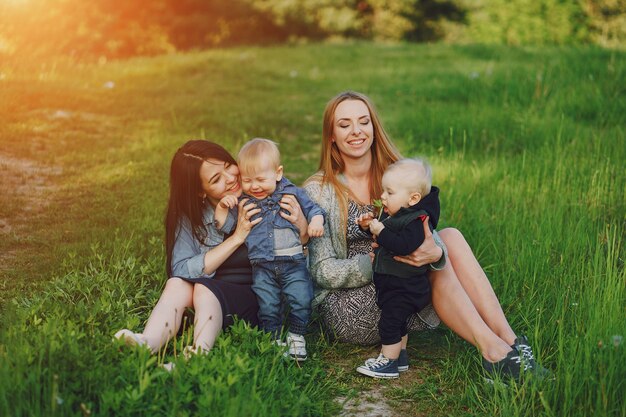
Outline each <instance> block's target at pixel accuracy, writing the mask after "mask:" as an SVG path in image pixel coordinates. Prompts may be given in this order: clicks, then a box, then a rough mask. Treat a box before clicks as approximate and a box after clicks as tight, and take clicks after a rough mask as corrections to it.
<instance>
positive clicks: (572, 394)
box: [0, 43, 626, 416]
mask: <svg viewBox="0 0 626 417" xmlns="http://www.w3.org/2000/svg"><path fill="white" fill-rule="evenodd" d="M625 58H626V54H625V53H623V52H618V51H610V50H602V49H595V48H582V49H581V48H505V47H491V46H490V47H486V46H463V47H461V46H444V45H420V46H416V45H387V46H385V45H379V46H374V45H370V44H366V43H356V44H352V45H308V46H303V47H297V48H296V47H275V48H238V49H232V50H215V51H208V52H198V53H190V54H177V55H168V56H161V57H155V58H137V59H133V60H129V61H121V62H111V63H107V64H104V65H91V64H81V63H71V62H62V61H60V62H57V63H47V64H38V63H32V62H5V61H3V62H2V63H0V73H1V74H2V76H0V91H1V92H2V93H1V94H0V149H1V150H0V157H1V159H0V169H1V171H0V172H1V174H0V184H2V187H3V191H4V192H3V193H2V197H0V221H2V222H3V223H0V232H1V233H2V236H1V237H2V239H0V274H1V275H0V276H1V280H0V309H1V310H0V312H1V315H2V324H1V325H0V326H1V327H0V415H16V416H17V415H88V414H89V412H90V413H91V415H111V414H115V415H143V414H157V415H165V414H170V415H199V414H206V415H237V416H239V415H262V416H271V415H332V414H336V413H337V412H338V406H337V405H335V404H334V403H333V398H334V397H335V395H343V396H348V397H350V396H357V394H358V393H359V392H362V391H364V390H371V389H379V388H380V389H382V390H383V392H384V393H385V396H386V398H387V399H388V403H389V405H390V406H391V407H393V408H394V409H395V410H396V412H397V413H398V414H399V415H416V416H417V415H425V414H429V415H430V414H433V415H484V416H490V415H503V416H509V415H515V416H528V415H536V416H561V415H568V416H590V415H594V416H622V415H626V403H625V401H624V399H623V392H624V391H626V383H625V382H624V381H625V380H626V352H625V351H624V349H625V346H624V342H620V340H621V339H620V337H623V336H624V335H625V334H626V325H625V324H624V323H625V320H624V319H625V313H626V310H625V308H626V302H625V301H626V290H625V283H626V272H625V271H626V269H625V268H624V260H625V259H626V249H625V248H624V237H625V230H626V192H625V191H626V174H625V171H624V160H626V135H625V132H624V129H625V126H626V116H625V115H626V86H625V85H624V83H623V80H624V79H626V64H625V63H626V59H625ZM109 81H113V82H114V88H105V87H104V85H105V83H107V82H109ZM345 89H355V90H358V91H362V92H364V93H366V94H368V95H369V96H370V97H371V98H372V99H373V100H374V102H375V103H376V105H377V108H378V109H379V110H380V113H381V116H382V119H383V121H384V122H385V125H386V128H387V130H388V131H389V133H390V134H391V136H392V137H393V138H394V139H395V141H396V143H397V144H398V145H399V147H400V148H401V149H402V151H403V152H404V153H405V154H407V155H422V156H426V157H427V158H428V159H429V160H430V162H431V163H432V164H433V166H434V172H435V173H434V175H435V182H436V183H437V184H438V185H439V186H440V187H441V189H442V193H441V198H442V223H443V224H442V226H454V227H457V228H459V229H460V230H461V231H462V232H463V233H464V235H465V236H466V238H467V239H468V241H469V242H470V244H471V246H472V248H473V249H474V250H475V253H476V254H477V256H478V258H479V260H480V262H481V264H482V265H483V266H484V267H485V269H486V271H487V273H488V275H489V276H490V278H491V280H492V283H493V285H494V288H495V290H496V293H497V294H498V296H499V298H500V300H501V302H502V305H503V308H504V310H505V313H506V314H507V317H508V318H509V320H510V322H511V324H512V326H513V328H514V329H515V330H517V331H519V332H520V333H525V334H527V335H528V336H529V337H530V339H531V340H532V341H533V345H534V347H535V353H536V354H537V356H538V357H539V359H540V361H541V362H542V363H543V364H544V365H545V366H547V367H548V368H550V369H552V370H553V372H554V374H555V375H556V380H555V381H553V382H551V383H546V384H543V385H540V386H534V385H532V384H530V383H525V384H521V385H520V386H517V387H514V388H509V389H506V390H503V389H500V388H497V387H496V388H495V389H493V388H490V387H486V386H485V385H484V384H482V382H481V378H480V360H479V355H478V354H477V353H476V352H475V350H474V349H473V348H472V347H471V346H470V345H468V344H467V343H465V342H463V341H461V340H460V339H459V338H457V337H455V336H454V335H453V334H452V333H450V332H449V331H448V330H446V329H438V330H436V331H434V332H428V333H421V334H419V335H417V336H416V337H414V338H413V339H412V340H411V342H410V349H411V353H412V356H413V357H415V360H414V362H413V363H414V365H413V370H412V371H410V372H409V374H408V375H406V376H405V375H403V378H401V379H400V380H398V381H393V382H379V381H373V380H369V379H364V378H361V377H359V376H357V375H356V374H355V372H354V368H355V367H356V366H357V365H358V364H359V362H361V361H362V360H363V358H364V357H366V356H367V355H369V354H372V353H373V352H374V351H373V350H372V349H363V348H356V347H354V346H349V345H342V344H332V343H328V342H326V341H325V340H324V339H323V338H321V337H320V336H319V334H317V333H315V334H313V335H312V336H311V337H310V338H309V345H310V347H311V352H312V360H311V361H309V362H307V363H306V365H305V366H303V368H302V369H300V368H298V367H297V366H294V365H286V364H284V363H283V362H282V361H280V353H279V352H276V351H274V350H273V349H272V348H271V347H270V345H269V340H267V338H263V337H262V336H261V335H259V334H258V333H257V332H255V331H253V330H249V329H246V328H245V326H242V325H241V324H240V325H238V326H237V327H236V328H235V329H234V330H233V331H232V332H230V333H228V334H226V335H224V336H222V337H220V339H219V340H218V344H217V347H216V348H215V349H214V351H213V352H211V354H210V355H209V357H208V358H197V360H192V361H190V362H189V363H187V364H183V362H180V361H179V359H176V358H177V357H178V353H179V352H180V349H181V346H182V345H183V344H184V341H185V340H186V339H185V338H188V337H189V333H185V334H183V335H182V336H181V337H179V338H178V339H177V340H176V342H175V343H173V344H172V345H170V346H168V347H167V349H166V350H165V351H164V352H162V353H161V354H160V355H158V356H155V357H153V358H150V357H149V355H147V353H146V352H144V351H129V350H127V349H123V348H121V347H120V346H118V345H115V344H113V343H111V342H110V339H111V336H112V334H113V333H114V332H115V331H116V330H117V329H119V328H122V327H130V328H134V329H140V328H142V327H143V324H144V322H145V319H146V318H147V316H148V314H149V313H150V310H151V308H152V306H153V305H154V303H155V301H156V299H157V298H158V296H159V294H160V290H161V288H162V286H163V283H164V278H165V277H164V268H163V263H164V256H163V245H162V235H163V231H162V218H163V215H164V209H165V201H166V197H167V175H168V169H169V161H170V158H171V156H172V154H173V153H174V151H175V150H176V149H177V147H178V146H180V145H181V144H182V143H183V142H184V141H185V140H187V139H191V138H207V139H212V140H215V141H218V142H220V143H222V144H224V145H225V146H226V147H227V148H228V149H229V150H231V151H233V152H235V151H236V150H237V149H238V147H239V146H240V145H241V144H242V143H243V142H244V141H246V140H247V139H250V138H251V137H254V136H262V137H269V138H272V139H275V140H277V141H279V142H280V144H281V151H282V154H283V159H284V161H283V162H284V165H285V170H286V173H287V174H288V177H290V178H291V179H292V180H294V181H295V182H297V183H301V182H302V181H303V180H304V179H305V178H306V177H307V176H308V175H310V174H311V173H313V172H314V171H315V169H316V167H317V163H318V158H319V148H320V145H319V141H320V132H321V116H322V111H323V108H324V105H325V103H326V101H327V100H328V99H329V98H330V97H332V96H333V95H335V94H336V93H337V92H339V91H342V90H345ZM59 111H61V112H59ZM173 358H174V360H176V361H179V362H177V363H179V366H178V367H177V370H176V371H175V372H174V373H172V374H167V373H165V372H164V371H162V370H161V369H160V368H159V367H158V366H157V365H158V363H162V362H164V361H169V360H172V359H173ZM233 381H235V382H233Z"/></svg>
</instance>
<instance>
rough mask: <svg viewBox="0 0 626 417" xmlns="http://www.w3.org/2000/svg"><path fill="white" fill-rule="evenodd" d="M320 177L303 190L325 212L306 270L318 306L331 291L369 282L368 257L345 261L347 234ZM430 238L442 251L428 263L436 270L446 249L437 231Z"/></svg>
mask: <svg viewBox="0 0 626 417" xmlns="http://www.w3.org/2000/svg"><path fill="white" fill-rule="evenodd" d="M321 178H322V176H321V173H320V172H318V173H316V174H315V175H313V176H312V177H311V178H309V179H308V180H307V182H306V184H305V185H304V187H303V188H304V190H305V191H306V192H307V194H308V195H309V197H311V199H313V200H314V201H315V202H316V203H317V204H319V206H320V207H321V208H322V209H323V210H324V211H325V212H326V218H325V221H324V236H322V237H316V238H312V239H311V240H309V244H308V247H309V271H310V272H311V277H312V278H313V281H314V283H315V298H314V299H313V306H316V305H318V304H320V303H321V302H322V300H323V299H324V298H325V297H326V296H327V295H328V293H329V292H330V291H332V290H337V289H342V288H359V287H362V286H364V285H367V284H369V283H370V282H372V261H371V259H370V256H369V255H367V254H365V255H357V256H355V257H353V258H349V259H348V244H347V241H346V231H345V229H344V228H343V227H342V225H341V213H340V212H339V210H340V208H339V207H340V206H339V201H337V195H336V194H335V191H334V189H333V187H332V185H330V184H328V183H326V184H324V185H323V186H322V184H321ZM433 238H434V239H435V243H436V244H437V246H439V247H441V248H442V249H443V252H444V256H442V257H441V260H439V261H437V262H436V263H433V264H431V265H430V268H431V269H432V270H439V269H442V268H443V267H444V266H445V260H446V257H447V249H446V246H445V244H444V243H443V241H442V240H441V238H440V237H439V235H438V234H437V232H436V231H433Z"/></svg>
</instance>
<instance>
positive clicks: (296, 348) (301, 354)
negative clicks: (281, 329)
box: [285, 332, 307, 362]
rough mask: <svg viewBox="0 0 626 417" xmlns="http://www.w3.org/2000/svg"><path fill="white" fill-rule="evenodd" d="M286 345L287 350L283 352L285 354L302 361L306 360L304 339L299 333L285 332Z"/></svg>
mask: <svg viewBox="0 0 626 417" xmlns="http://www.w3.org/2000/svg"><path fill="white" fill-rule="evenodd" d="M287 346H289V350H288V351H287V352H285V356H289V357H291V359H293V360H295V361H298V362H303V361H305V360H307V354H306V340H304V336H302V335H301V334H295V333H291V332H289V333H287Z"/></svg>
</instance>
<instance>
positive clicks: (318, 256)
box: [309, 219, 372, 289]
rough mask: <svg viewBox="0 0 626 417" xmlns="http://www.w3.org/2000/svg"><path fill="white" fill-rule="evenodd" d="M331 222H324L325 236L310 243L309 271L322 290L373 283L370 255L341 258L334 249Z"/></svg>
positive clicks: (356, 286)
mask: <svg viewBox="0 0 626 417" xmlns="http://www.w3.org/2000/svg"><path fill="white" fill-rule="evenodd" d="M331 221H332V219H329V221H326V222H324V235H323V236H321V237H316V238H314V239H311V240H310V241H309V270H310V272H311V276H312V277H313V280H314V281H315V283H316V284H317V286H318V287H320V288H325V289H340V288H358V287H362V286H364V285H367V284H369V283H370V282H372V261H371V259H370V257H369V255H357V256H355V257H353V258H343V257H341V256H340V255H339V254H338V253H337V252H336V251H335V248H334V247H333V242H332V240H333V238H337V236H331V233H332V232H331Z"/></svg>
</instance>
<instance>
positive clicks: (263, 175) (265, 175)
mask: <svg viewBox="0 0 626 417" xmlns="http://www.w3.org/2000/svg"><path fill="white" fill-rule="evenodd" d="M257 168H258V169H255V170H254V172H245V171H244V170H241V187H242V188H243V192H244V193H245V194H248V195H251V196H252V197H254V198H256V199H257V200H263V199H264V198H267V197H269V196H270V195H271V194H272V193H273V192H274V191H275V190H276V183H277V182H278V181H280V180H281V178H282V177H283V170H282V166H281V167H275V166H273V164H269V163H263V164H262V166H259V167H257Z"/></svg>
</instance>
